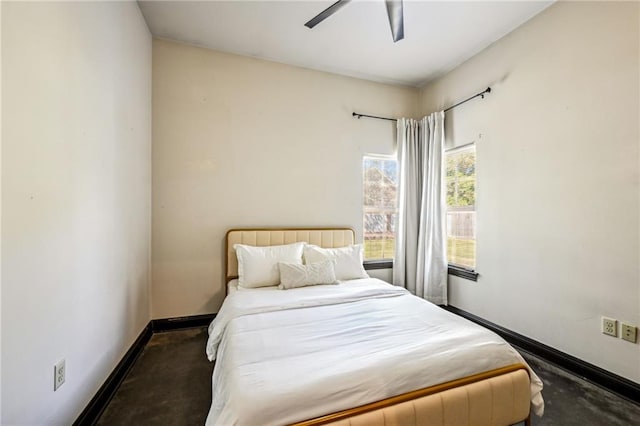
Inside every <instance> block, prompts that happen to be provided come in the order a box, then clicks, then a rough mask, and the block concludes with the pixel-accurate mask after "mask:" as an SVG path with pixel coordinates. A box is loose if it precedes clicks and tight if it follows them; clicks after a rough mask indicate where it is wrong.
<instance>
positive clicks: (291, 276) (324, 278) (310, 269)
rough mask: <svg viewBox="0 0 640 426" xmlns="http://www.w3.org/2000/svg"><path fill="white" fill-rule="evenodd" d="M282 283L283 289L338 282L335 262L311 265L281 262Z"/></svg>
mask: <svg viewBox="0 0 640 426" xmlns="http://www.w3.org/2000/svg"><path fill="white" fill-rule="evenodd" d="M278 267H279V268H280V285H279V286H278V288H280V289H281V290H288V289H291V288H297V287H306V286H309V285H319V284H338V281H337V280H336V272H335V269H334V267H333V262H332V261H330V260H326V261H324V262H319V263H312V264H311V265H300V264H298V263H288V262H280V263H278Z"/></svg>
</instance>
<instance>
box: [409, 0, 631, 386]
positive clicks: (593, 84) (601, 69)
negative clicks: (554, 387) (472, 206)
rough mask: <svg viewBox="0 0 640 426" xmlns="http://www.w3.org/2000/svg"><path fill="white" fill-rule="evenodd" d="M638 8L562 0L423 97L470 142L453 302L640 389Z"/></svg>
mask: <svg viewBox="0 0 640 426" xmlns="http://www.w3.org/2000/svg"><path fill="white" fill-rule="evenodd" d="M639 8H640V5H639V4H638V3H615V2H609V3H588V2H586V3H578V2H561V3H558V4H555V5H553V6H551V7H550V8H549V9H547V10H545V11H544V12H542V13H541V14H540V15H538V16H537V17H536V18H534V19H533V20H531V21H530V22H528V23H527V24H525V25H524V26H523V27H521V28H519V29H517V30H516V31H514V32H513V33H511V34H510V35H508V36H507V37H505V38H503V39H502V40H500V41H498V42H497V43H495V44H494V45H493V46H492V47H490V48H488V49H487V50H485V51H484V52H482V53H480V54H479V55H477V56H476V57H474V58H473V59H471V60H469V61H468V62H466V63H465V64H463V65H462V66H460V67H458V68H457V69H456V70H454V71H452V72H451V73H449V74H447V75H446V76H444V77H443V78H441V79H439V80H437V81H436V82H434V83H432V84H430V85H429V86H427V87H425V88H424V89H423V90H422V91H421V94H420V96H421V101H420V108H421V112H422V113H424V114H426V113H429V112H431V111H434V110H436V109H439V108H441V107H443V106H445V105H449V104H450V103H451V102H453V101H455V100H458V99H461V98H464V97H466V96H468V95H469V94H471V93H474V92H475V91H478V90H479V89H483V88H484V87H486V86H487V85H491V87H492V88H493V89H494V91H493V93H491V95H489V96H488V97H487V98H486V99H485V100H474V101H473V102H470V103H468V104H466V105H464V106H461V107H459V108H457V109H455V110H454V111H453V112H451V113H448V114H447V116H446V120H447V143H448V144H449V146H452V145H454V144H455V145H460V144H465V143H468V142H472V141H475V142H476V143H477V164H478V166H477V174H478V182H477V187H478V192H477V211H478V213H477V215H478V216H477V220H478V222H477V241H478V243H477V244H478V245H477V258H478V260H477V269H478V271H479V273H480V278H479V280H478V282H477V283H474V282H470V281H466V280H462V279H458V278H455V277H450V280H449V300H450V303H451V304H452V305H454V306H457V307H459V308H461V309H464V310H466V311H469V312H472V313H474V314H476V315H479V316H481V317H483V318H486V319H488V320H490V321H493V322H495V323H498V324H500V325H503V326H505V327H507V328H509V329H512V330H515V331H517V332H519V333H522V334H524V335H526V336H529V337H531V338H533V339H536V340H538V341H541V342H543V343H545V344H547V345H550V346H552V347H554V348H557V349H559V350H561V351H564V352H567V353H569V354H571V355H574V356H577V357H579V358H581V359H583V360H585V361H587V362H590V363H593V364H596V365H598V366H600V367H602V368H605V369H607V370H609V371H612V372H614V373H617V374H620V375H622V376H624V377H627V378H629V379H631V380H634V381H636V382H640V361H639V360H640V345H638V344H632V343H629V342H625V341H622V340H621V339H615V338H612V337H608V336H604V335H602V334H601V333H600V327H601V326H600V321H601V320H600V317H601V316H602V315H605V316H610V317H613V318H617V319H619V320H626V321H630V322H632V323H634V324H636V325H640V273H639V259H640V250H639V246H638V245H639V243H640V228H639V217H640V210H639V203H640V187H639V171H640V157H639V140H640V132H639V125H640V122H639V116H640V108H639V100H640V93H639V90H640V86H639V79H640V68H639V57H640V55H639V53H640V46H639V43H640V41H639V40H640V33H639V28H638V26H639V18H640V16H639V14H640V12H639Z"/></svg>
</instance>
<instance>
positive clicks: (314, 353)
mask: <svg viewBox="0 0 640 426" xmlns="http://www.w3.org/2000/svg"><path fill="white" fill-rule="evenodd" d="M207 355H208V357H209V359H210V360H214V359H215V360H216V365H215V368H214V372H213V401H212V404H211V410H210V412H209V416H208V417H207V423H206V424H207V425H232V424H237V425H254V424H262V425H267V424H274V425H275V424H289V423H293V422H297V421H301V420H306V419H310V418H314V417H318V416H321V415H324V414H328V413H332V412H336V411H340V410H344V409H347V408H352V407H356V406H359V405H363V404H367V403H370V402H374V401H378V400H382V399H385V398H388V397H391V396H394V395H398V394H401V393H404V392H409V391H412V390H416V389H420V388H424V387H427V386H432V385H436V384H439V383H443V382H447V381H450V380H454V379H457V378H461V377H466V376H469V375H472V374H476V373H480V372H483V371H488V370H492V369H495V368H499V367H503V366H507V365H511V364H515V363H522V364H526V362H525V361H524V359H523V358H522V357H521V356H520V354H519V353H518V352H516V351H515V350H514V349H513V348H512V347H511V346H510V345H509V344H508V343H506V342H505V341H504V340H503V339H502V338H500V337H499V336H497V335H496V334H494V333H493V332H491V331H489V330H486V329H484V328H482V327H480V326H478V325H476V324H473V323H471V322H469V321H467V320H465V319H463V318H460V317H458V316H456V315H454V314H451V313H449V312H447V311H445V310H443V309H441V308H439V307H437V306H436V305H433V304H431V303H429V302H427V301H425V300H423V299H420V298H418V297H415V296H413V295H411V294H410V293H409V292H407V291H406V290H404V289H402V288H399V287H395V286H392V285H389V284H387V283H384V282H383V281H380V280H377V279H374V278H370V279H362V280H353V281H349V282H346V283H341V284H339V285H332V286H313V287H304V288H299V289H295V290H278V291H275V290H274V291H265V290H242V291H234V292H230V294H229V296H228V297H227V298H226V299H225V302H224V304H223V306H222V308H221V309H220V312H219V313H218V315H217V316H216V319H215V320H214V321H213V322H212V323H211V325H210V326H209V341H208V342H207ZM541 390H542V382H541V381H540V379H539V378H538V377H537V376H536V375H535V373H533V371H531V401H532V406H533V410H534V412H535V413H536V414H538V415H542V412H543V410H544V403H543V401H542V395H541V393H540V392H541Z"/></svg>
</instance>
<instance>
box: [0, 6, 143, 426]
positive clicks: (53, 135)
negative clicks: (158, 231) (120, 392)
mask: <svg viewBox="0 0 640 426" xmlns="http://www.w3.org/2000/svg"><path fill="white" fill-rule="evenodd" d="M2 86H3V89H4V90H3V91H2V112H3V116H2V124H3V126H2V231H3V232H2V374H1V376H2V378H1V380H2V408H3V410H2V421H1V423H2V424H7V425H16V424H25V425H54V424H61V425H62V424H65V425H68V424H71V423H72V422H73V421H74V420H75V419H76V417H77V416H78V414H79V413H80V412H81V410H82V409H84V407H85V406H86V404H87V403H88V402H89V399H90V398H92V397H93V395H95V393H96V391H97V390H98V388H99V387H100V386H101V385H102V383H103V382H104V380H105V379H106V378H107V376H108V375H109V374H110V373H111V371H112V370H113V368H114V367H115V365H116V364H117V363H118V362H119V361H120V359H121V358H122V356H123V355H124V353H125V352H126V351H127V350H128V349H129V347H130V346H131V344H132V343H133V341H134V340H135V338H136V337H137V336H138V334H139V333H140V331H141V330H142V329H143V327H144V326H145V325H146V324H147V323H148V322H149V319H150V307H149V303H150V302H149V265H150V258H149V256H150V215H151V210H150V209H151V36H150V34H149V32H148V30H147V27H146V25H145V23H144V20H143V18H142V15H141V13H140V11H139V10H138V6H137V5H136V3H135V2H126V3H124V2H105V3H93V2H92V3H71V2H70V3H18V2H16V3H13V2H3V4H2ZM61 359H66V371H67V372H66V383H65V384H64V385H63V386H62V387H61V388H60V389H58V391H56V392H54V391H53V366H54V364H56V363H57V362H58V361H59V360H61Z"/></svg>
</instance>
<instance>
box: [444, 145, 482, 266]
mask: <svg viewBox="0 0 640 426" xmlns="http://www.w3.org/2000/svg"><path fill="white" fill-rule="evenodd" d="M445 161H446V175H445V185H446V188H447V260H448V262H449V264H450V265H453V266H459V267H462V268H465V269H471V270H474V269H475V267H476V208H475V204H476V147H475V144H470V145H465V146H463V147H460V148H454V149H452V150H449V151H447V153H446V156H445Z"/></svg>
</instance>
